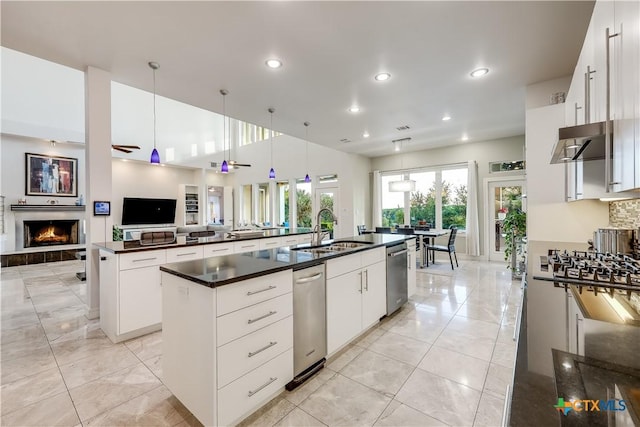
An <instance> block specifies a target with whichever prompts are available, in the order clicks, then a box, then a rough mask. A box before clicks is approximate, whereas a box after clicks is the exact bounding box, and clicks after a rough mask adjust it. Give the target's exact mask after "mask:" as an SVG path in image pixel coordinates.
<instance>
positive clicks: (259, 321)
mask: <svg viewBox="0 0 640 427" xmlns="http://www.w3.org/2000/svg"><path fill="white" fill-rule="evenodd" d="M291 314H293V295H292V294H291V293H287V294H284V295H280V296H279V297H276V298H273V299H270V300H267V301H263V302H261V303H259V304H255V305H252V306H250V307H246V308H243V309H241V310H237V311H234V312H232V313H228V314H225V315H224V316H220V317H218V319H217V322H216V328H217V340H218V346H222V345H224V344H226V343H228V342H230V341H233V340H235V339H237V338H240V337H242V336H245V335H247V334H250V333H252V332H254V331H257V330H258V329H261V328H264V327H265V326H268V325H270V324H272V323H275V322H277V321H278V320H282V319H284V318H285V317H288V316H290V315H291Z"/></svg>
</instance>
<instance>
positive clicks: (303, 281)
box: [296, 273, 322, 285]
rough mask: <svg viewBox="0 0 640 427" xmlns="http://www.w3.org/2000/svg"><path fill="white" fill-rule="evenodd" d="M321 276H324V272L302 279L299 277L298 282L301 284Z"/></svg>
mask: <svg viewBox="0 0 640 427" xmlns="http://www.w3.org/2000/svg"><path fill="white" fill-rule="evenodd" d="M321 277H322V273H318V274H314V275H313V276H309V277H303V278H301V279H297V280H296V284H297V285H301V284H303V283H309V282H313V281H314V280H317V279H319V278H321Z"/></svg>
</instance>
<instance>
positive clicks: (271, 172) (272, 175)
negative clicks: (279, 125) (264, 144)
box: [267, 107, 276, 179]
mask: <svg viewBox="0 0 640 427" xmlns="http://www.w3.org/2000/svg"><path fill="white" fill-rule="evenodd" d="M267 111H268V112H269V114H271V124H270V125H269V145H270V146H271V169H269V179H276V171H275V170H274V169H273V113H275V112H276V109H275V108H273V107H269V109H268V110H267Z"/></svg>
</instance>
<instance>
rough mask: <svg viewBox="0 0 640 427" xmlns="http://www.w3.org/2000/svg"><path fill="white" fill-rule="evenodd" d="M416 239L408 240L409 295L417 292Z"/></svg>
mask: <svg viewBox="0 0 640 427" xmlns="http://www.w3.org/2000/svg"><path fill="white" fill-rule="evenodd" d="M416 256H417V253H416V239H413V240H407V295H408V296H409V297H411V296H412V295H414V294H415V293H416V261H417V258H416Z"/></svg>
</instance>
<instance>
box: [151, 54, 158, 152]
mask: <svg viewBox="0 0 640 427" xmlns="http://www.w3.org/2000/svg"><path fill="white" fill-rule="evenodd" d="M149 67H150V68H151V69H152V70H153V151H152V152H151V159H150V160H149V161H150V162H151V163H152V164H154V165H159V164H160V154H159V153H158V149H157V148H156V70H157V69H158V68H160V64H158V63H157V62H149Z"/></svg>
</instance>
